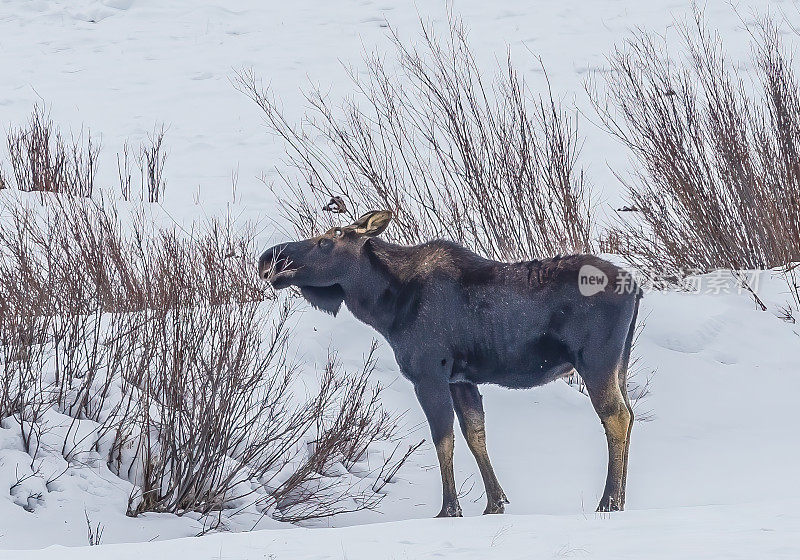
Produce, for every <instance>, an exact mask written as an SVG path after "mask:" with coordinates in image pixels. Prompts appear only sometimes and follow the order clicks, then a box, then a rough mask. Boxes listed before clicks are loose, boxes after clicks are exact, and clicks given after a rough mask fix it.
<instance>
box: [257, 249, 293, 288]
mask: <svg viewBox="0 0 800 560" xmlns="http://www.w3.org/2000/svg"><path fill="white" fill-rule="evenodd" d="M288 266H289V258H288V257H287V255H286V245H285V244H284V245H276V246H275V247H272V248H270V249H267V250H266V251H264V253H263V254H262V255H261V258H259V259H258V276H259V277H260V278H262V279H264V280H269V278H270V275H271V274H275V273H277V272H282V271H283V270H285V269H286V268H287V267H288Z"/></svg>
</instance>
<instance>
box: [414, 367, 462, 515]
mask: <svg viewBox="0 0 800 560" xmlns="http://www.w3.org/2000/svg"><path fill="white" fill-rule="evenodd" d="M414 391H415V392H416V394H417V400H419V404H420V405H421V406H422V411H423V412H424V413H425V417H426V418H427V419H428V424H429V425H430V428H431V438H432V439H433V444H434V445H435V446H436V455H437V456H438V458H439V469H440V470H441V473H442V509H441V511H440V512H439V515H437V516H436V517H461V506H460V505H459V504H458V495H457V494H456V479H455V476H454V474H453V445H454V442H455V437H454V434H453V400H452V397H451V396H450V388H449V383H447V381H443V382H437V383H426V382H418V383H415V384H414Z"/></svg>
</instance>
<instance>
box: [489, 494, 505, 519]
mask: <svg viewBox="0 0 800 560" xmlns="http://www.w3.org/2000/svg"><path fill="white" fill-rule="evenodd" d="M508 503H510V502H509V501H508V498H506V495H505V494H501V495H500V497H499V498H497V499H496V500H490V501H489V503H487V504H486V509H485V510H483V515H492V514H495V513H505V512H506V506H505V505H506V504H508Z"/></svg>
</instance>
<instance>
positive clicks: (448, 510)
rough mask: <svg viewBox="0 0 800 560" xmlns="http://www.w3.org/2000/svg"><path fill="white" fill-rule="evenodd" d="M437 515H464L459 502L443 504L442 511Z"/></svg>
mask: <svg viewBox="0 0 800 560" xmlns="http://www.w3.org/2000/svg"><path fill="white" fill-rule="evenodd" d="M436 517H463V514H462V513H461V506H460V505H458V504H448V505H446V506H442V511H440V512H439V515H437V516H436Z"/></svg>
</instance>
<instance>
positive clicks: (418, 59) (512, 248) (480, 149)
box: [236, 20, 592, 259]
mask: <svg viewBox="0 0 800 560" xmlns="http://www.w3.org/2000/svg"><path fill="white" fill-rule="evenodd" d="M391 39H392V42H393V45H394V47H395V50H396V54H397V65H398V67H399V71H398V73H397V74H393V73H391V72H390V70H389V67H388V66H387V65H386V63H385V62H384V60H383V59H382V58H381V57H380V56H379V55H377V54H375V55H372V56H370V57H368V58H367V60H366V71H365V72H364V73H360V72H356V71H355V70H352V71H351V72H350V78H351V80H352V83H353V86H354V89H355V99H354V100H351V101H346V102H345V103H344V107H343V110H342V111H341V112H339V111H336V110H335V109H334V107H333V105H332V104H331V102H330V101H329V100H327V99H326V98H325V97H324V95H323V94H322V93H321V92H320V91H318V90H315V91H312V92H310V93H309V94H307V96H306V97H307V100H308V102H309V103H310V105H311V112H310V113H309V114H307V115H305V117H304V119H303V122H302V124H301V125H299V126H293V125H292V124H290V123H289V122H288V121H287V119H286V117H285V116H284V115H283V113H282V112H281V110H280V109H279V107H278V105H277V103H276V102H275V101H273V99H272V98H271V97H270V94H269V92H268V91H265V90H264V89H262V87H261V86H260V85H259V82H258V80H257V79H256V78H255V76H254V74H253V73H252V72H241V73H240V74H239V76H238V79H237V80H236V86H237V87H238V88H239V89H240V90H241V91H243V92H244V93H245V94H246V95H248V96H249V97H250V98H251V99H253V101H255V102H256V103H257V104H258V106H259V107H260V108H261V109H262V110H263V112H264V115H265V117H266V119H265V120H266V123H267V126H268V127H269V128H270V129H271V130H272V131H273V132H275V133H276V134H277V135H279V136H280V137H281V138H282V139H283V140H284V141H285V143H286V147H287V153H288V163H289V165H290V166H291V167H293V168H294V169H295V171H297V173H298V176H297V177H295V176H294V175H290V174H288V173H284V172H281V175H282V177H283V180H284V182H285V188H283V189H279V190H278V194H279V197H280V199H281V204H282V207H283V212H284V217H285V218H286V219H287V220H288V221H289V223H291V224H292V225H293V226H294V227H295V229H296V230H297V232H298V233H300V234H301V235H304V236H307V235H311V234H314V233H317V232H319V231H321V230H324V229H327V228H328V227H330V226H331V225H334V224H333V221H334V219H335V218H334V217H333V216H331V215H329V214H324V213H322V212H321V211H320V210H321V209H322V207H323V206H324V205H325V204H326V203H327V202H328V201H329V200H330V199H331V198H335V197H340V198H341V199H343V200H344V201H345V202H346V214H347V217H348V218H351V219H355V218H357V217H358V216H359V215H360V213H362V212H364V211H366V210H372V209H375V208H386V209H390V210H392V211H393V212H394V213H395V219H396V226H395V227H393V228H392V229H391V230H390V231H389V232H388V235H389V236H390V237H393V238H394V240H396V241H399V242H402V243H409V244H413V243H418V242H421V241H425V240H429V239H431V238H434V237H444V238H449V239H451V240H454V241H457V242H459V243H462V244H464V245H466V246H468V247H470V248H472V249H474V250H476V251H478V252H480V253H482V254H484V255H486V256H489V257H494V258H500V259H530V258H533V257H534V256H541V255H551V254H555V253H561V252H574V251H591V249H592V244H591V240H590V231H591V217H590V213H589V196H588V195H589V193H588V186H587V184H586V182H585V180H584V175H583V172H582V171H581V170H580V169H579V168H578V167H577V156H578V149H579V137H578V130H577V122H576V119H575V117H572V116H570V114H569V113H568V112H567V111H566V110H564V109H562V108H561V107H560V106H559V105H558V103H557V102H555V101H554V100H553V97H552V94H550V95H549V96H545V97H538V98H532V97H531V96H530V95H529V93H528V90H527V88H526V85H525V82H524V81H523V80H522V78H521V77H520V76H519V74H518V73H517V71H516V69H515V68H514V65H513V63H512V62H511V58H510V56H509V58H508V61H507V64H506V65H505V66H504V67H502V68H501V69H499V70H500V72H499V75H498V77H497V78H496V80H494V81H491V82H490V81H487V79H486V78H485V76H484V75H483V73H482V72H481V70H480V69H479V67H478V64H477V63H476V61H475V59H474V57H473V54H472V52H471V51H470V48H469V44H468V41H467V35H466V31H465V30H464V27H463V25H462V24H461V22H459V21H457V20H451V21H450V27H449V33H448V34H446V35H445V37H444V38H440V37H438V36H436V35H435V34H434V32H433V30H432V28H431V27H430V26H428V25H425V24H423V25H422V34H421V39H422V40H421V47H419V48H418V47H416V46H411V45H410V44H408V43H406V42H404V41H402V40H401V39H400V38H399V37H398V36H397V35H396V34H394V33H393V34H392V36H391Z"/></svg>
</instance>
